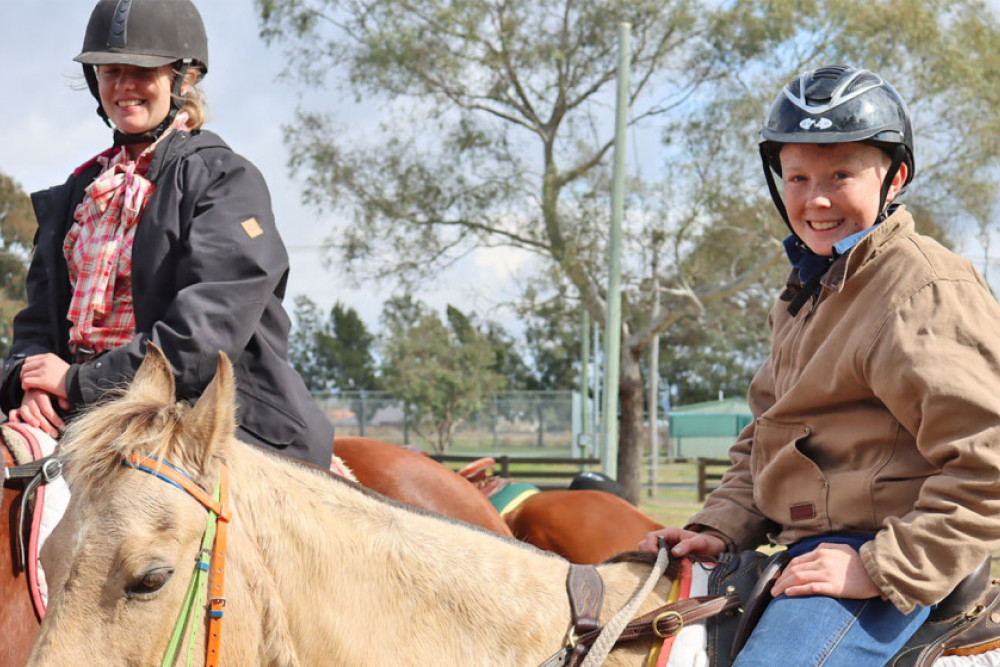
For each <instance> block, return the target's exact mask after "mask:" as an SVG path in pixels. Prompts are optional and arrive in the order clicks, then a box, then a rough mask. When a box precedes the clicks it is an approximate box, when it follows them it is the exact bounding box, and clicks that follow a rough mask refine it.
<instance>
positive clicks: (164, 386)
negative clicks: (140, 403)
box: [129, 343, 177, 404]
mask: <svg viewBox="0 0 1000 667" xmlns="http://www.w3.org/2000/svg"><path fill="white" fill-rule="evenodd" d="M174 391H175V389H174V371H173V369H172V368H170V362H169V361H167V357H166V355H165V354H163V350H161V349H160V348H159V347H158V346H157V345H156V344H155V343H146V356H145V358H143V360H142V364H140V365H139V370H138V371H136V373H135V378H133V379H132V384H131V385H130V386H129V394H131V395H133V396H135V395H138V396H142V397H143V398H147V399H151V400H154V401H157V402H160V403H166V404H170V403H173V402H174V401H175V400H177V399H176V396H175V394H174Z"/></svg>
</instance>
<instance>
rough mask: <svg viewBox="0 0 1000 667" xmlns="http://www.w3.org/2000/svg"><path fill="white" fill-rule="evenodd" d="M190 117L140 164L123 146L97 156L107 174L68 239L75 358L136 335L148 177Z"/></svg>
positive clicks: (88, 196) (92, 188)
mask: <svg viewBox="0 0 1000 667" xmlns="http://www.w3.org/2000/svg"><path fill="white" fill-rule="evenodd" d="M186 120H187V114H186V113H180V114H178V115H177V119H176V120H175V121H174V123H173V125H172V126H171V128H170V130H168V131H167V132H165V133H164V134H163V135H162V136H161V137H160V139H159V140H157V142H156V143H154V144H152V145H151V146H150V147H149V148H147V149H146V150H144V151H143V152H142V154H141V155H139V157H138V158H136V159H135V160H129V159H128V152H127V150H126V148H125V147H124V146H123V147H122V148H121V150H119V151H118V152H117V153H115V154H114V155H113V156H112V157H111V158H110V159H108V157H107V156H105V155H100V156H98V157H97V160H98V162H100V163H101V164H102V165H103V166H104V167H105V169H104V171H102V172H101V173H100V175H98V177H97V178H95V179H94V182H93V183H91V184H90V185H88V186H87V189H86V191H85V194H84V197H83V201H82V202H81V203H80V205H79V206H78V207H77V208H76V211H75V212H74V214H73V218H74V219H75V220H76V222H75V223H74V224H73V226H72V227H71V228H70V230H69V233H68V234H67V235H66V239H65V240H64V241H63V255H64V256H65V257H66V264H67V267H68V269H69V280H70V284H71V285H72V286H73V297H72V299H71V301H70V304H69V311H68V312H67V314H66V317H67V319H69V321H70V322H72V327H71V328H70V332H69V346H70V350H72V352H73V353H74V354H79V353H82V352H88V353H98V352H103V351H104V350H109V349H113V348H115V347H119V346H121V345H124V344H125V343H128V342H129V341H130V340H132V338H133V337H134V336H135V311H134V309H133V307H132V243H133V241H134V239H135V229H136V225H137V224H138V223H139V217H140V216H141V215H142V211H143V209H144V208H145V206H146V202H148V201H149V197H150V195H151V194H153V190H154V189H155V185H153V183H151V182H150V181H149V180H148V179H147V178H146V173H147V172H148V171H149V163H150V162H151V161H152V159H153V151H154V149H155V148H156V146H157V144H159V142H160V141H162V140H163V138H164V137H166V136H167V135H168V134H169V133H170V131H172V130H173V129H175V128H178V127H181V128H185V129H186V127H185V125H184V123H185V121H186Z"/></svg>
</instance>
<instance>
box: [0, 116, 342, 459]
mask: <svg viewBox="0 0 1000 667" xmlns="http://www.w3.org/2000/svg"><path fill="white" fill-rule="evenodd" d="M100 170H101V167H100V165H99V164H98V163H97V162H96V160H92V161H91V162H89V163H87V164H85V165H83V166H82V167H80V168H78V169H77V170H76V171H75V172H74V173H73V175H72V176H70V178H69V179H68V180H67V181H66V182H65V183H64V184H63V185H59V186H55V187H52V188H49V189H48V190H44V191H41V192H36V193H34V194H32V196H31V200H32V204H33V205H34V209H35V216H36V217H37V219H38V231H37V234H36V236H35V250H34V255H33V257H32V260H31V265H30V267H29V270H28V279H27V292H28V294H27V296H28V305H27V306H26V307H25V308H24V310H22V311H21V312H20V313H18V315H17V316H16V317H15V318H14V323H13V333H14V340H13V345H12V346H11V349H10V353H9V356H8V358H7V360H6V361H5V362H4V366H3V376H2V385H0V407H2V408H3V410H4V412H8V411H9V410H11V409H13V408H16V407H18V406H19V405H20V404H21V400H22V398H23V391H22V389H21V384H20V370H21V364H22V363H23V359H24V357H27V356H31V355H35V354H41V353H45V352H52V353H54V354H57V355H58V356H60V357H62V358H63V359H65V360H66V361H68V362H72V361H73V358H72V355H71V354H70V350H69V329H70V322H69V321H68V320H67V319H66V313H67V310H68V307H69V302H70V297H71V295H72V289H71V287H70V282H69V275H68V272H67V267H66V260H65V258H64V257H63V251H62V246H63V239H64V238H65V237H66V234H67V232H68V231H69V229H70V227H71V225H72V224H73V212H74V211H75V210H76V207H77V206H78V205H79V203H80V202H81V201H82V199H83V195H84V188H86V186H87V185H89V184H90V183H91V182H92V181H93V180H94V178H95V177H96V176H97V174H98V173H99V172H100ZM147 177H148V178H149V179H150V180H151V181H152V182H153V183H154V184H155V186H156V187H155V190H154V192H153V193H152V195H151V196H150V198H149V202H148V204H147V206H146V208H145V210H144V211H143V214H142V218H141V219H140V221H139V223H138V226H137V228H136V233H135V242H134V245H133V248H132V292H133V297H134V308H135V328H136V335H135V338H134V340H132V341H131V342H130V343H128V344H126V345H123V346H121V347H118V348H115V349H112V350H108V351H106V352H104V353H102V354H100V355H98V356H96V357H94V358H92V359H89V360H87V361H86V362H84V363H79V364H73V365H72V366H71V367H70V371H69V374H68V376H67V380H66V384H67V393H68V397H69V401H70V405H71V412H73V411H76V410H79V409H81V408H84V407H86V406H88V405H91V404H93V403H94V402H95V401H97V400H99V399H100V398H101V397H103V396H104V395H105V394H106V393H107V391H108V390H109V389H112V388H118V387H121V386H122V385H124V384H127V383H128V382H129V381H131V379H132V378H133V376H134V375H135V373H136V371H137V370H138V368H139V364H140V363H142V359H143V357H144V355H145V349H146V343H147V341H152V342H154V343H156V345H158V346H159V347H160V348H161V349H162V350H163V352H164V353H165V354H166V356H167V358H168V359H169V360H170V363H171V365H172V366H173V368H174V369H175V371H174V372H175V376H176V382H177V396H178V398H180V399H187V400H191V401H194V400H196V399H197V398H198V397H199V396H200V395H201V393H202V392H203V391H204V390H205V388H206V387H207V386H208V383H209V381H210V380H211V379H212V377H213V376H214V374H215V369H216V365H217V359H218V352H219V351H220V350H221V351H223V352H225V353H226V354H227V355H228V356H229V358H230V359H231V360H232V362H233V368H234V372H235V375H236V383H237V400H238V404H239V411H238V419H239V430H238V432H237V435H238V437H239V438H240V439H241V440H244V441H247V442H250V443H252V444H256V445H260V446H264V447H268V448H271V449H274V450H276V451H279V452H281V453H283V454H285V455H288V456H292V457H295V458H298V459H302V460H305V461H309V462H312V463H315V464H317V465H320V466H323V467H326V468H328V467H329V466H330V459H331V454H332V448H333V425H332V424H331V423H330V421H329V420H328V419H327V418H326V416H325V415H324V414H323V413H322V411H321V410H320V409H319V406H318V405H317V403H316V402H315V400H314V399H313V398H312V397H311V395H310V394H309V392H308V390H307V388H306V386H305V383H304V382H303V381H302V378H301V377H300V376H299V375H298V373H297V372H296V371H295V370H294V369H293V368H292V367H291V366H290V365H289V364H288V331H289V327H290V322H289V319H288V315H287V314H286V313H285V310H284V308H283V307H282V305H281V301H282V298H283V297H284V293H285V285H286V282H287V279H288V254H287V252H286V251H285V246H284V244H283V242H282V240H281V237H280V236H279V234H278V230H277V227H276V226H275V222H274V214H273V213H272V211H271V199H270V195H269V193H268V189H267V185H266V183H265V182H264V178H263V176H262V175H261V173H260V172H259V171H258V170H257V168H256V167H254V166H253V165H252V164H251V163H250V162H249V161H248V160H246V159H245V158H243V157H241V156H239V155H237V154H236V153H234V152H233V151H232V149H230V148H229V146H227V145H226V143H225V142H223V141H222V139H220V138H219V137H218V136H217V135H215V134H214V133H212V132H208V131H195V132H192V133H187V132H175V133H172V134H171V135H169V136H168V137H166V138H165V139H164V140H163V143H162V144H161V145H160V146H158V147H157V149H156V152H155V153H154V157H153V161H152V163H151V164H150V169H149V173H148V174H147Z"/></svg>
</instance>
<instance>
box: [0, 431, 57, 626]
mask: <svg viewBox="0 0 1000 667" xmlns="http://www.w3.org/2000/svg"><path fill="white" fill-rule="evenodd" d="M4 426H6V427H7V429H8V433H10V432H13V433H16V434H17V435H18V436H19V437H20V438H21V440H22V442H23V443H24V445H25V447H27V449H28V451H29V452H31V456H32V458H33V459H34V460H36V461H37V460H38V459H40V458H43V457H45V456H49V455H50V454H52V452H54V451H55V448H56V441H55V440H54V439H53V438H52V437H51V436H49V435H48V434H47V433H45V431H42V430H40V429H37V428H35V427H33V426H28V425H27V424H9V423H8V424H4ZM68 504H69V486H68V485H67V484H66V480H65V479H64V478H63V477H61V476H60V477H58V478H56V479H54V480H52V481H51V482H49V483H48V484H42V485H40V486H39V487H38V488H37V489H36V490H35V510H34V513H33V515H32V517H31V533H30V534H29V536H28V550H27V560H28V562H27V563H26V565H25V567H26V569H27V575H28V585H29V588H30V590H31V599H32V601H33V602H34V603H35V612H36V613H37V614H38V617H39V618H42V617H43V616H44V615H45V605H46V604H47V603H48V599H49V589H48V584H47V583H46V581H45V572H44V571H43V570H42V565H41V563H40V562H39V560H38V554H39V552H40V551H41V548H42V545H43V544H44V543H45V540H46V539H47V538H48V536H49V535H50V534H51V533H52V529H53V528H55V527H56V524H57V523H59V520H60V519H61V518H62V516H63V514H65V513H66V506H67V505H68Z"/></svg>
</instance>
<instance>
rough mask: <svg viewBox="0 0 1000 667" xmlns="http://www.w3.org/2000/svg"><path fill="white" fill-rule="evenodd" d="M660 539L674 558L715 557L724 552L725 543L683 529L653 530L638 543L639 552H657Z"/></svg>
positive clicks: (705, 534) (711, 536)
mask: <svg viewBox="0 0 1000 667" xmlns="http://www.w3.org/2000/svg"><path fill="white" fill-rule="evenodd" d="M661 537H662V538H663V539H665V540H666V541H667V545H669V546H670V547H672V548H671V549H670V553H671V554H673V555H674V556H687V555H689V554H697V555H699V556H717V555H718V554H720V553H722V552H723V551H725V550H726V543H725V542H723V541H722V540H721V539H719V538H718V537H716V536H715V535H710V534H708V533H696V532H694V531H690V530H684V529H683V528H662V529H660V530H654V531H653V532H651V533H649V534H648V535H646V537H645V539H643V541H642V542H640V543H639V550H640V551H650V552H652V553H656V552H657V551H658V546H657V542H658V541H659V538H661Z"/></svg>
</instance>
